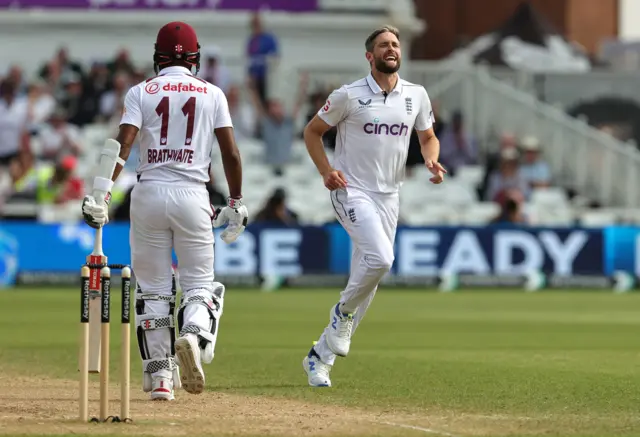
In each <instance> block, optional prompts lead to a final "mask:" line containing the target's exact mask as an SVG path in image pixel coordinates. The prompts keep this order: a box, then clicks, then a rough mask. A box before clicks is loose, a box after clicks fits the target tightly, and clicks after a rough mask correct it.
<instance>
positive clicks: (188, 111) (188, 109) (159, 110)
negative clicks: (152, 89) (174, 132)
mask: <svg viewBox="0 0 640 437" xmlns="http://www.w3.org/2000/svg"><path fill="white" fill-rule="evenodd" d="M182 113H183V114H184V116H185V117H187V132H186V135H185V139H184V144H185V146H190V145H191V140H192V139H193V122H194V119H195V117H196V98H195V97H189V100H187V102H186V103H185V104H184V106H183V107H182ZM156 114H158V116H160V117H161V118H162V126H161V127H160V145H161V146H166V145H167V133H168V131H169V97H168V96H165V97H163V98H162V100H160V103H158V106H156Z"/></svg>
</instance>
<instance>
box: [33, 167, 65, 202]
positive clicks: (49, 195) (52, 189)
mask: <svg viewBox="0 0 640 437" xmlns="http://www.w3.org/2000/svg"><path fill="white" fill-rule="evenodd" d="M37 172H38V173H37V180H38V184H37V188H36V199H37V200H38V203H40V204H50V203H54V202H55V200H56V198H57V197H58V195H59V194H60V193H61V192H62V191H63V190H64V189H65V184H58V185H56V186H51V185H50V183H49V182H50V181H51V178H52V177H53V173H54V172H55V169H54V167H53V166H47V167H44V168H41V169H39V170H38V171H37Z"/></svg>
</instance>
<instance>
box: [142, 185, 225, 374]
mask: <svg viewBox="0 0 640 437" xmlns="http://www.w3.org/2000/svg"><path fill="white" fill-rule="evenodd" d="M130 215H131V228H130V244H131V266H132V268H133V271H134V273H135V276H136V281H137V283H138V286H139V287H140V289H141V290H142V292H143V293H144V294H158V295H167V296H170V295H171V282H172V272H173V271H172V257H171V255H172V254H171V252H172V249H173V250H175V253H176V256H177V258H178V268H177V273H178V279H179V283H180V286H181V288H182V293H183V297H184V296H185V295H186V294H188V293H189V291H190V290H207V291H206V293H207V295H209V294H210V293H211V290H212V284H213V277H214V275H213V249H214V248H213V245H214V235H213V227H212V225H211V219H212V216H213V211H212V209H211V204H210V202H209V194H208V192H207V189H206V188H205V186H204V185H203V184H195V183H193V184H184V185H176V184H167V183H160V182H156V181H140V182H138V183H137V184H136V186H135V187H134V188H133V191H132V192H131V208H130ZM187 309H188V311H187V310H185V314H184V324H185V325H187V324H192V325H196V326H198V327H200V328H201V329H203V330H205V331H208V330H209V329H210V323H211V322H210V316H209V312H208V310H207V308H205V307H204V306H203V305H190V306H189V308H187ZM168 313H169V303H168V302H166V301H158V300H155V301H154V300H146V301H145V307H144V315H138V316H137V317H138V318H144V317H148V316H149V315H159V316H163V315H164V316H166V315H167V314H168ZM138 323H139V321H138ZM170 338H171V336H170V331H169V330H168V329H156V330H149V331H146V344H145V345H144V347H145V348H146V351H147V355H148V358H152V359H163V358H166V357H167V355H169V354H170V351H171V348H172V346H173V345H172V344H171V341H170ZM163 372H166V371H161V372H160V373H163ZM169 375H170V374H169ZM169 375H165V376H169Z"/></svg>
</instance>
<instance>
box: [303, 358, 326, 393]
mask: <svg viewBox="0 0 640 437" xmlns="http://www.w3.org/2000/svg"><path fill="white" fill-rule="evenodd" d="M302 368H303V369H304V373H305V374H306V375H307V382H308V383H309V387H331V384H311V382H310V381H309V370H308V369H307V359H306V358H304V359H303V360H302Z"/></svg>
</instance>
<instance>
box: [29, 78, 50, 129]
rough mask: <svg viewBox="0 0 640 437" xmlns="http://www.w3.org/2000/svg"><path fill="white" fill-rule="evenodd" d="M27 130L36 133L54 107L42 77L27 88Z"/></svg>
mask: <svg viewBox="0 0 640 437" xmlns="http://www.w3.org/2000/svg"><path fill="white" fill-rule="evenodd" d="M27 101H28V107H29V109H28V113H29V115H28V117H29V131H30V132H31V133H37V132H38V131H39V130H40V128H42V127H43V126H44V125H45V123H46V122H47V120H49V117H51V114H53V111H54V110H55V108H56V99H54V98H53V96H52V95H51V92H50V91H49V87H48V86H47V84H46V82H45V81H43V80H42V79H36V80H35V81H34V82H33V83H31V84H30V85H29V86H28V88H27Z"/></svg>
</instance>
